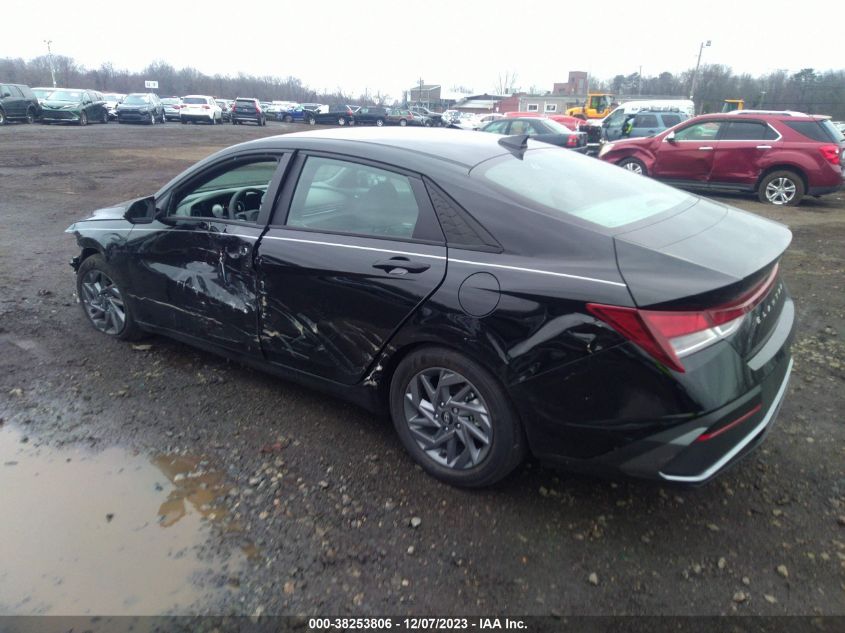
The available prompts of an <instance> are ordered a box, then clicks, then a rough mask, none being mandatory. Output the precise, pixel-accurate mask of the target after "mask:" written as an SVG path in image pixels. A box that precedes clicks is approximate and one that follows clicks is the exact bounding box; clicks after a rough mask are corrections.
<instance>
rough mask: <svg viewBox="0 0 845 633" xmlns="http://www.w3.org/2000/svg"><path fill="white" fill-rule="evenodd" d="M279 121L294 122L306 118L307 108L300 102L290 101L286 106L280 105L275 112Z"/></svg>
mask: <svg viewBox="0 0 845 633" xmlns="http://www.w3.org/2000/svg"><path fill="white" fill-rule="evenodd" d="M274 116H275V118H276V120H277V121H282V122H284V123H293V122H294V121H304V120H305V108H303V107H302V106H301V105H300V104H298V103H289V104H287V105H285V106H278V107H277V108H276V110H275V114H274Z"/></svg>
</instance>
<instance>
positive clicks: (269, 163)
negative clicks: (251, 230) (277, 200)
mask: <svg viewBox="0 0 845 633" xmlns="http://www.w3.org/2000/svg"><path fill="white" fill-rule="evenodd" d="M277 165H278V161H277V160H275V159H264V160H260V161H255V162H251V163H238V164H237V165H236V166H235V167H232V168H230V169H227V170H226V171H224V172H222V173H220V172H217V173H216V174H215V175H214V176H212V177H211V178H208V179H205V180H203V181H201V182H200V184H195V185H193V186H192V187H190V188H189V189H188V190H186V191H180V192H179V197H178V200H177V202H176V203H175V204H174V206H173V207H172V211H171V213H170V215H174V216H183V217H200V218H220V219H224V220H240V221H242V222H255V221H256V220H257V219H258V211H259V208H260V207H261V200H262V198H263V197H264V193H265V192H266V191H267V187H268V186H269V184H270V180H272V178H273V174H274V173H275V171H276V166H277Z"/></svg>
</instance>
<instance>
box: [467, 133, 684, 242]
mask: <svg viewBox="0 0 845 633" xmlns="http://www.w3.org/2000/svg"><path fill="white" fill-rule="evenodd" d="M470 175H471V176H472V177H474V178H480V179H482V180H484V181H486V182H487V184H489V185H490V186H491V187H492V188H493V189H494V190H496V191H498V192H500V193H502V194H503V195H505V196H506V197H509V198H511V199H512V200H514V201H516V202H518V203H520V204H522V205H525V206H527V207H531V208H534V209H538V210H540V211H543V212H545V213H547V214H549V215H553V216H564V217H565V216H571V217H575V218H581V219H582V220H586V221H588V222H591V223H593V224H597V225H599V226H602V227H605V228H615V227H619V226H624V225H626V224H631V223H633V222H638V221H640V220H643V219H645V218H649V217H651V216H654V215H657V214H659V213H663V212H665V211H669V210H671V209H674V208H676V207H678V206H680V205H688V204H691V203H692V202H693V201H694V198H692V196H690V195H689V194H687V193H684V192H682V191H680V190H678V189H674V188H672V187H669V186H667V185H663V184H660V183H659V182H657V181H655V180H652V179H650V178H643V177H642V176H638V175H636V174H633V173H631V172H628V171H626V170H624V169H619V167H617V166H616V165H611V164H610V163H605V162H602V161H596V160H592V159H589V158H584V157H583V156H577V155H574V154H572V153H571V152H561V151H560V150H559V149H557V148H550V149H534V150H530V151H527V152H525V154H524V155H523V157H522V159H519V158H517V157H515V156H513V155H511V154H507V155H505V156H499V157H497V158H494V159H492V160H489V161H485V162H484V163H481V164H480V165H479V166H477V167H475V168H474V169H473V170H472V171H471V172H470Z"/></svg>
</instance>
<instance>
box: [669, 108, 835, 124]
mask: <svg viewBox="0 0 845 633" xmlns="http://www.w3.org/2000/svg"><path fill="white" fill-rule="evenodd" d="M743 112H745V110H743ZM748 114H749V116H753V117H754V118H755V119H760V120H762V121H789V120H794V119H804V120H806V121H824V120H826V119H827V118H828V117H827V116H824V115H821V114H803V113H801V112H792V113H787V112H785V111H784V112H774V111H763V112H751V111H749V112H748ZM726 117H727V118H730V119H733V118H735V117H734V116H733V115H732V114H731V113H730V112H715V113H713V114H700V115H698V116H697V117H692V118H690V119H687V120H686V121H684V123H690V122H691V121H696V122H697V121H716V120H722V119H725V118H726Z"/></svg>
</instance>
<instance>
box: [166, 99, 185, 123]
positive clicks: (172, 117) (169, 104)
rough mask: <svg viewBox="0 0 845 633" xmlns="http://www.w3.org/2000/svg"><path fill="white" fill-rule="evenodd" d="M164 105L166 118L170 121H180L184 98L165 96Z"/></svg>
mask: <svg viewBox="0 0 845 633" xmlns="http://www.w3.org/2000/svg"><path fill="white" fill-rule="evenodd" d="M161 105H163V106H164V118H165V119H166V120H168V121H178V120H179V119H180V116H179V115H180V112H181V110H182V99H181V98H180V97H164V98H162V100H161Z"/></svg>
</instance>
